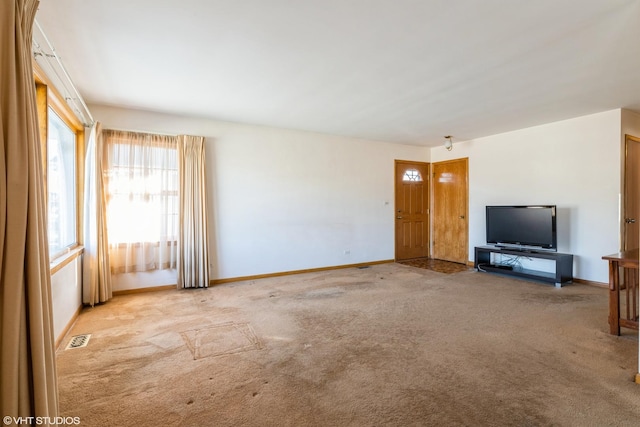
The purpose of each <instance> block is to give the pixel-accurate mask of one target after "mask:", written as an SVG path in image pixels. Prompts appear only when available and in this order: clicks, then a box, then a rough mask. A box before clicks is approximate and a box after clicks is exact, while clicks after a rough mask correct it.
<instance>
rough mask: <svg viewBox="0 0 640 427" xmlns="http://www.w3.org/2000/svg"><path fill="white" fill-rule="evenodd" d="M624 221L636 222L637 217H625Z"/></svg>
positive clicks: (628, 222)
mask: <svg viewBox="0 0 640 427" xmlns="http://www.w3.org/2000/svg"><path fill="white" fill-rule="evenodd" d="M624 222H626V223H627V224H635V222H636V219H635V218H625V219H624Z"/></svg>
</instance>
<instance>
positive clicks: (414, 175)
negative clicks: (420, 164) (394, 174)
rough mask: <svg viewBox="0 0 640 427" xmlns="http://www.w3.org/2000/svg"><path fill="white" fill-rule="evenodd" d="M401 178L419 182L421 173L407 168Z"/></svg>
mask: <svg viewBox="0 0 640 427" xmlns="http://www.w3.org/2000/svg"><path fill="white" fill-rule="evenodd" d="M402 180H403V181H415V182H420V181H422V175H420V172H419V171H418V170H417V169H407V170H406V171H405V172H404V175H403V176H402Z"/></svg>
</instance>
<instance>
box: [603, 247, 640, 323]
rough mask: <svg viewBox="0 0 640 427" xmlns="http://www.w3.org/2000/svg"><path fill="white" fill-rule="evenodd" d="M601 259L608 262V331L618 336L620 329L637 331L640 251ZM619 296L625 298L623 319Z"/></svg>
mask: <svg viewBox="0 0 640 427" xmlns="http://www.w3.org/2000/svg"><path fill="white" fill-rule="evenodd" d="M602 259H604V260H607V261H609V331H610V333H611V334H612V335H620V327H625V328H630V329H635V330H636V331H637V330H638V269H639V267H640V249H632V250H630V251H623V252H618V253H615V254H611V255H606V256H603V257H602ZM620 276H622V280H621V277H620ZM623 291H624V292H623ZM621 294H622V295H623V296H624V297H625V308H626V310H625V313H624V314H625V316H623V317H621V315H622V314H623V313H620V295H621Z"/></svg>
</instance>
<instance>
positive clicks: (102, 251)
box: [82, 123, 113, 306]
mask: <svg viewBox="0 0 640 427" xmlns="http://www.w3.org/2000/svg"><path fill="white" fill-rule="evenodd" d="M103 159H104V140H103V138H102V125H101V124H100V123H95V124H94V125H93V126H92V127H91V131H90V133H89V142H88V144H87V154H86V158H85V187H84V262H83V274H84V277H83V279H84V280H83V281H82V289H83V290H82V301H83V302H84V303H85V304H91V305H92V306H93V305H94V304H98V303H101V302H105V301H108V300H109V299H111V297H112V296H113V293H112V287H111V270H110V263H109V244H108V239H107V223H106V220H107V218H106V205H107V202H106V199H105V193H104V184H103V181H104V180H103V175H104V174H103V168H104V161H103Z"/></svg>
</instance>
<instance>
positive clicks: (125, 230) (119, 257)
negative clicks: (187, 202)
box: [102, 129, 179, 274]
mask: <svg viewBox="0 0 640 427" xmlns="http://www.w3.org/2000/svg"><path fill="white" fill-rule="evenodd" d="M102 135H103V137H104V142H105V148H106V182H105V186H106V187H105V189H106V197H107V212H106V218H107V234H108V239H109V255H110V262H111V270H112V272H113V273H116V274H119V273H129V272H140V271H150V270H161V269H173V268H175V267H176V254H177V252H176V251H177V235H178V202H179V200H178V163H177V149H176V138H175V137H172V136H165V135H154V134H146V133H138V132H126V131H116V130H109V129H104V130H103V132H102Z"/></svg>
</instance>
